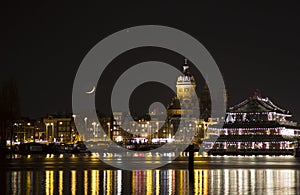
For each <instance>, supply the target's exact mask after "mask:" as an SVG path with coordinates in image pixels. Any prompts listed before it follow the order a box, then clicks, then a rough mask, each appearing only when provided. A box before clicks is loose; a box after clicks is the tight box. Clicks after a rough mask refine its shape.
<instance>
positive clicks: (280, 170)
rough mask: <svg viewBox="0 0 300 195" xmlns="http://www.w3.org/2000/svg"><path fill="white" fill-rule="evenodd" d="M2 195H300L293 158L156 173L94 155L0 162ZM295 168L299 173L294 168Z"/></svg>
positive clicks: (205, 163) (181, 166)
mask: <svg viewBox="0 0 300 195" xmlns="http://www.w3.org/2000/svg"><path fill="white" fill-rule="evenodd" d="M0 164H1V169H0V171H1V172H0V173H1V181H0V182H1V184H0V185H1V190H0V192H1V193H0V194H266V195H267V194H280V195H281V194H299V193H300V160H299V159H296V158H293V157H256V158H255V157H206V158H205V157H201V158H200V157H199V158H196V162H195V169H194V172H193V174H194V182H192V183H191V182H190V181H189V171H188V169H187V162H186V159H185V158H182V159H180V160H178V161H175V162H173V163H172V164H170V165H167V166H165V167H162V168H160V169H157V170H146V171H140V170H137V171H122V170H117V169H114V168H112V167H109V166H107V165H105V164H103V163H102V162H100V161H99V160H98V159H97V158H95V157H74V156H73V157H71V156H70V157H61V158H60V157H54V158H51V157H50V158H40V157H30V158H18V159H12V160H9V159H2V160H1V162H0ZM298 168H299V169H298Z"/></svg>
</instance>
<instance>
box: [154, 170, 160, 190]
mask: <svg viewBox="0 0 300 195" xmlns="http://www.w3.org/2000/svg"><path fill="white" fill-rule="evenodd" d="M155 175H156V178H155V183H156V194H159V191H160V189H159V170H155Z"/></svg>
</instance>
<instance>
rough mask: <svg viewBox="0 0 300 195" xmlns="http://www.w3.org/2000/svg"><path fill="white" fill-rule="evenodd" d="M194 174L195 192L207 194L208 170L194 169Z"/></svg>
mask: <svg viewBox="0 0 300 195" xmlns="http://www.w3.org/2000/svg"><path fill="white" fill-rule="evenodd" d="M194 175H195V182H194V192H195V194H208V170H201V169H196V170H195V171H194Z"/></svg>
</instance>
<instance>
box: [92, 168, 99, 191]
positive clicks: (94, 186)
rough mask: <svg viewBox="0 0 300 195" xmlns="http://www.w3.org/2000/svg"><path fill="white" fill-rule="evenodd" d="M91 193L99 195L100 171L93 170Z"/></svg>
mask: <svg viewBox="0 0 300 195" xmlns="http://www.w3.org/2000/svg"><path fill="white" fill-rule="evenodd" d="M91 177H92V181H91V185H92V186H91V187H92V189H91V191H92V195H96V194H99V188H98V187H99V170H92V176H91Z"/></svg>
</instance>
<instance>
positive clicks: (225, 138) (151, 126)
mask: <svg viewBox="0 0 300 195" xmlns="http://www.w3.org/2000/svg"><path fill="white" fill-rule="evenodd" d="M196 87H197V85H196V81H195V78H194V77H193V75H192V74H191V73H190V68H189V66H188V64H187V61H186V62H185V64H184V65H183V73H182V75H180V76H179V77H178V79H177V84H176V88H177V96H180V97H181V98H182V102H183V104H187V105H189V106H191V105H192V107H191V109H193V107H195V105H199V108H200V112H201V115H200V117H198V118H190V119H189V121H188V123H186V126H183V127H179V123H180V121H181V120H182V118H181V117H182V112H183V110H182V109H181V106H182V105H180V102H179V100H178V97H174V98H173V99H172V102H171V103H170V104H169V106H168V107H167V111H166V113H164V112H162V111H160V110H159V109H154V110H153V111H152V112H150V113H149V114H148V115H147V116H145V117H144V118H140V119H138V120H135V121H132V120H129V118H130V115H129V114H128V113H122V112H114V113H113V115H112V116H111V117H103V116H102V117H100V116H99V117H98V118H99V119H98V120H97V121H91V120H90V119H88V118H87V117H85V116H77V115H72V114H64V115H48V116H46V117H43V118H39V119H36V120H31V119H25V118H23V119H21V120H15V121H12V123H11V127H10V128H8V132H7V134H6V135H7V140H8V143H9V142H11V141H12V142H14V143H18V142H63V143H75V142H77V141H102V140H107V139H112V140H113V141H116V142H125V143H126V142H131V143H134V142H135V143H144V142H147V143H149V142H151V143H158V142H172V141H174V139H173V138H174V134H175V133H176V132H177V131H189V130H193V131H195V132H196V135H195V139H194V142H195V143H197V144H200V143H203V144H202V146H203V147H204V149H206V150H212V151H214V150H215V151H240V150H249V149H251V150H283V149H293V148H294V147H295V143H296V142H297V140H298V138H299V134H300V133H299V132H300V125H299V124H298V123H297V122H293V121H291V120H290V118H291V117H292V115H291V113H290V112H289V111H287V110H285V109H282V108H280V107H278V106H276V105H275V104H274V103H273V102H272V101H271V100H270V99H269V98H263V97H261V95H260V93H259V92H258V91H255V93H254V94H253V95H252V96H250V97H249V98H247V99H246V100H245V101H243V102H241V103H239V104H237V105H235V106H233V107H230V108H228V109H227V112H226V115H225V116H224V117H220V118H210V111H211V106H210V105H211V102H210V95H209V90H208V88H207V86H206V85H205V87H204V90H203V91H204V95H203V94H202V95H201V98H199V99H197V100H195V99H193V98H192V95H191V94H192V91H194V90H195V89H196ZM223 94H224V96H226V93H225V92H224V93H223ZM224 99H226V97H225V98H224ZM195 101H198V102H195ZM193 105H194V106H193ZM188 112H190V110H185V113H188ZM76 120H81V121H82V124H81V128H84V129H80V130H81V131H78V130H77V128H76V125H75V121H76ZM217 124H222V126H221V127H220V126H219V127H217V126H216V125H217ZM101 129H103V130H104V132H105V133H103V131H102V130H101ZM82 130H84V132H85V134H83V135H81V134H80V133H79V132H82Z"/></svg>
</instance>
